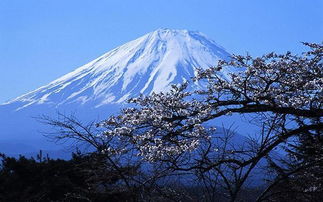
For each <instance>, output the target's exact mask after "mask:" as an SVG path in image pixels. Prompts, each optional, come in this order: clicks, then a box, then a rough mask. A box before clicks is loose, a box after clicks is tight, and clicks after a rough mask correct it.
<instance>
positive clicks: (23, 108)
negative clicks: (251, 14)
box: [0, 29, 231, 153]
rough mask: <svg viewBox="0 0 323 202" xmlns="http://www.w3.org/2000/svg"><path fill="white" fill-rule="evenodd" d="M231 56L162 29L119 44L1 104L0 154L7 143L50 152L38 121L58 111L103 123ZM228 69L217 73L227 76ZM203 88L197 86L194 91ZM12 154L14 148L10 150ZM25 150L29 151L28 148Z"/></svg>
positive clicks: (194, 36) (196, 37) (187, 34)
mask: <svg viewBox="0 0 323 202" xmlns="http://www.w3.org/2000/svg"><path fill="white" fill-rule="evenodd" d="M228 57H230V54H229V53H227V52H226V51H225V50H224V49H223V48H222V47H221V46H219V45H217V44H216V43H215V42H214V41H212V40H210V39H208V38H207V37H206V36H205V35H203V34H201V33H199V32H192V31H186V30H170V29H158V30H156V31H154V32H151V33H148V34H146V35H144V36H142V37H140V38H138V39H136V40H133V41H130V42H128V43H126V44H124V45H122V46H119V47H117V48H115V49H113V50H111V51H109V52H107V53H106V54H104V55H102V56H101V57H99V58H97V59H95V60H93V61H91V62H89V63H88V64H86V65H84V66H81V67H79V68H77V69H76V70H75V71H73V72H71V73H68V74H66V75H64V76H62V77H60V78H58V79H56V80H55V81H53V82H51V83H49V84H48V85H45V86H42V87H40V88H38V89H36V90H34V91H32V92H29V93H27V94H25V95H22V96H20V97H18V98H16V99H14V100H11V101H9V102H8V103H5V104H2V105H0V120H1V121H0V153H1V152H6V151H4V148H6V147H4V146H1V144H2V145H3V144H6V143H5V142H14V143H15V144H21V145H25V146H24V147H25V148H29V149H28V152H30V151H29V150H30V148H37V150H38V149H44V150H46V149H47V150H52V149H53V148H54V146H53V144H49V143H47V142H46V138H44V137H43V136H42V133H41V132H48V131H51V130H50V129H49V128H48V126H44V125H42V124H41V123H39V122H37V121H36V120H35V119H34V117H39V116H41V115H47V116H51V117H52V116H53V117H55V115H56V113H57V111H60V112H63V113H65V114H67V115H69V114H71V113H75V112H76V113H75V116H77V117H78V118H80V119H81V120H101V119H103V118H106V117H107V116H109V115H111V114H112V113H115V112H117V111H118V110H119V109H120V108H121V107H122V106H124V103H125V102H124V101H125V100H127V99H128V98H130V97H136V96H138V95H140V94H146V95H148V94H150V93H152V92H160V91H167V90H168V89H169V88H170V87H171V85H172V84H178V83H182V82H183V81H186V80H189V79H190V78H191V77H193V76H195V73H196V69H197V68H208V67H210V66H213V65H215V64H216V63H217V61H218V60H220V59H222V60H226V59H228ZM230 71H231V70H230V69H223V70H222V72H220V73H219V74H220V75H221V76H223V77H226V76H227V74H228V73H230ZM198 87H200V84H199V83H193V84H192V88H198ZM10 151H11V152H12V150H10ZM26 151H27V150H26Z"/></svg>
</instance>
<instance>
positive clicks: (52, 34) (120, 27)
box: [0, 0, 323, 103]
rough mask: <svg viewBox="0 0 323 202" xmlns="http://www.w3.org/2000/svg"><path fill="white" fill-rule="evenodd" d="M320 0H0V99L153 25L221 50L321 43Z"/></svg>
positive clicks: (266, 49) (259, 51)
mask: <svg viewBox="0 0 323 202" xmlns="http://www.w3.org/2000/svg"><path fill="white" fill-rule="evenodd" d="M322 10H323V1H322V0H261V1H260V0H244V1H242V0H209V1H207V0H204V1H203V0H154V1H151V0H122V1H120V0H105V1H103V0H102V1H101V0H28V1H26V0H0V103H2V102H5V101H7V100H9V99H12V98H14V97H16V96H19V95H21V94H23V93H26V92H28V91H31V90H34V89H35V88H38V87H40V86H42V85H44V84H47V83H48V82H50V81H52V80H54V79H56V78H58V77H59V76H62V75H64V74H66V73H68V72H70V71H72V70H73V69H75V68H77V67H79V66H81V65H83V64H85V63H87V62H89V61H91V60H93V59H95V58H96V57H98V56H100V55H102V54H103V53H105V52H107V51H109V50H110V49H112V48H114V47H116V46H118V45H121V44H123V43H125V42H127V41H129V40H133V39H135V38H137V37H139V36H141V35H143V34H145V33H147V32H150V31H153V30H155V29H157V28H173V29H188V30H197V31H201V32H203V33H205V34H206V35H208V36H209V37H210V38H212V39H214V40H215V41H216V42H217V43H218V44H221V45H222V46H223V47H225V48H226V49H227V50H228V51H229V52H231V53H236V54H245V53H247V52H249V53H250V54H252V55H261V54H263V53H266V52H270V51H277V52H285V51H287V50H291V51H293V52H296V53H300V52H302V51H303V50H304V48H303V47H302V46H301V44H300V42H301V41H308V42H322V36H323V12H322Z"/></svg>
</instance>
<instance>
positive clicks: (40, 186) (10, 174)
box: [0, 153, 131, 202]
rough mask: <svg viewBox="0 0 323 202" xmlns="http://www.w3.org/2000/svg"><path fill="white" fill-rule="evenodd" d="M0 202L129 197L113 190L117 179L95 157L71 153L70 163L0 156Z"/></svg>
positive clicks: (125, 198) (116, 176)
mask: <svg viewBox="0 0 323 202" xmlns="http://www.w3.org/2000/svg"><path fill="white" fill-rule="evenodd" d="M0 157H1V164H0V201H1V202H2V201H3V202H9V201H10V202H15V201H17V202H18V201H24V202H25V201H128V200H129V198H130V199H131V196H130V194H131V193H127V192H126V191H124V190H123V189H122V188H120V189H116V188H115V187H114V186H113V185H116V183H117V182H118V180H119V179H120V176H118V174H116V173H114V172H113V171H111V170H109V169H108V168H105V169H102V168H101V166H102V165H104V164H102V162H100V157H99V155H97V154H96V153H92V154H87V155H83V154H81V153H74V154H73V157H72V159H70V160H61V159H51V158H49V157H45V158H42V157H41V155H38V156H37V158H25V157H24V156H20V157H19V158H17V159H16V158H13V157H7V156H5V155H4V154H1V155H0ZM125 169H126V168H125Z"/></svg>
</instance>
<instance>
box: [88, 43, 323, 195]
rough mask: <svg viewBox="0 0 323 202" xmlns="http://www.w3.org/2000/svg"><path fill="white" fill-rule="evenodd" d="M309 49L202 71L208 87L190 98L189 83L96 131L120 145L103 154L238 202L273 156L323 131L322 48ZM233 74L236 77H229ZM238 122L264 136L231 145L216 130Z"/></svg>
mask: <svg viewBox="0 0 323 202" xmlns="http://www.w3.org/2000/svg"><path fill="white" fill-rule="evenodd" d="M304 44H305V45H306V46H307V47H308V48H309V49H310V50H309V51H307V52H305V53H303V54H302V55H293V54H292V53H290V52H287V53H286V54H276V53H269V54H266V55H264V56H261V57H256V58H253V57H251V56H240V55H233V56H232V58H231V60H230V61H220V62H219V63H218V64H217V65H216V66H214V67H210V68H208V69H206V70H203V69H199V71H198V72H197V74H196V77H195V78H194V79H193V82H198V83H200V84H201V85H202V86H204V87H203V88H201V89H199V90H195V91H193V90H190V85H191V83H190V82H187V83H184V84H182V85H179V86H178V85H177V86H176V85H174V86H173V88H172V89H171V90H170V91H169V92H160V93H153V94H151V95H149V96H140V97H138V98H133V99H131V100H130V101H129V102H130V105H131V106H132V107H128V108H125V109H123V110H122V111H121V113H120V114H118V115H114V116H110V117H109V118H108V119H106V120H104V121H102V122H100V123H98V124H97V127H98V128H99V129H100V132H99V133H96V134H95V138H99V139H100V140H105V141H107V140H109V142H113V144H104V145H105V147H104V148H103V149H102V151H101V152H106V153H107V154H118V153H119V154H120V153H127V152H131V154H132V155H134V156H136V157H135V158H136V159H140V161H141V162H145V163H148V164H151V165H154V164H156V165H157V164H158V165H160V166H161V167H163V168H166V170H167V171H170V170H171V171H172V172H177V173H189V174H194V175H195V176H196V178H197V179H199V180H204V182H207V183H206V184H208V185H211V186H208V187H209V188H210V187H213V188H214V187H216V188H217V187H218V186H215V185H218V184H219V185H221V186H220V190H225V191H226V192H225V194H226V195H227V196H228V198H229V200H230V201H236V200H237V198H238V197H239V193H240V192H241V190H242V189H243V186H244V184H245V183H246V182H247V180H248V178H249V177H250V175H251V173H252V171H254V169H255V168H256V167H257V166H259V164H260V162H261V161H263V160H265V159H266V158H267V157H269V156H270V155H271V153H272V151H273V150H274V149H276V148H278V147H280V146H283V145H286V143H287V142H288V141H290V139H292V138H295V137H298V136H299V135H301V134H302V135H303V134H308V135H310V134H311V131H317V130H321V129H322V128H323V123H322V116H323V107H322V105H323V91H322V90H323V71H322V70H323V67H322V54H323V46H322V44H312V43H304ZM228 67H229V68H230V69H231V70H232V72H231V73H230V74H229V75H227V76H223V74H222V69H224V68H228ZM235 114H238V115H250V116H251V117H252V120H249V119H248V121H250V124H255V125H256V126H258V129H259V130H258V132H257V133H256V134H255V135H254V136H253V137H247V136H246V139H245V141H244V142H243V143H242V144H231V143H232V142H231V138H232V136H234V133H219V132H218V130H217V128H216V127H215V126H214V122H212V121H214V120H217V119H219V118H221V117H226V116H231V115H235ZM229 126H230V125H228V126H224V127H229ZM247 132H248V131H247ZM247 132H246V133H247ZM228 134H231V135H228ZM86 141H87V140H86ZM120 145H122V147H120Z"/></svg>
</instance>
